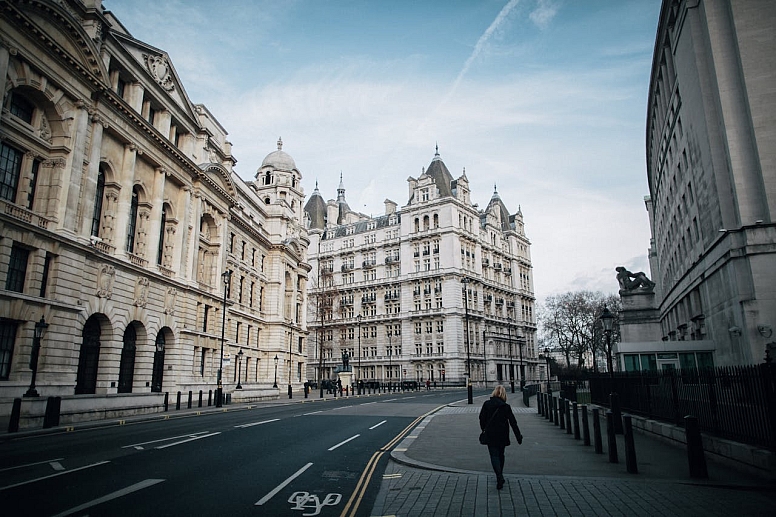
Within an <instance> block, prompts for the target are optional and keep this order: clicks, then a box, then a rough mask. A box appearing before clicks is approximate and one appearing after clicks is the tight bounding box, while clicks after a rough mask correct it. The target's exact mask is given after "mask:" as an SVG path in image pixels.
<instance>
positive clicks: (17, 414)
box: [8, 399, 22, 433]
mask: <svg viewBox="0 0 776 517" xmlns="http://www.w3.org/2000/svg"><path fill="white" fill-rule="evenodd" d="M21 416H22V399H13V407H12V408H11V420H9V421H8V432H9V433H15V432H17V431H19V420H20V419H21Z"/></svg>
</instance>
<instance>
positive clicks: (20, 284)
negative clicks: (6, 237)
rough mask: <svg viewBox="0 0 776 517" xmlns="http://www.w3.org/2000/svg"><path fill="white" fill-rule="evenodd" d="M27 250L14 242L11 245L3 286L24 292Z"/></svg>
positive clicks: (9, 289) (28, 253)
mask: <svg viewBox="0 0 776 517" xmlns="http://www.w3.org/2000/svg"><path fill="white" fill-rule="evenodd" d="M29 257H30V252H29V250H26V249H24V248H22V247H21V246H19V245H18V244H15V243H14V245H13V246H12V247H11V258H10V261H9V262H8V275H7V276H6V277H5V288H6V290H8V291H14V292H17V293H23V292H24V278H25V276H27V261H28V259H29Z"/></svg>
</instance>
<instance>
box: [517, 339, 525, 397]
mask: <svg viewBox="0 0 776 517" xmlns="http://www.w3.org/2000/svg"><path fill="white" fill-rule="evenodd" d="M523 345H525V338H524V337H518V338H517V346H519V347H520V391H523V389H524V388H525V363H523Z"/></svg>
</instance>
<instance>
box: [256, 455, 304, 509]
mask: <svg viewBox="0 0 776 517" xmlns="http://www.w3.org/2000/svg"><path fill="white" fill-rule="evenodd" d="M312 466H313V464H312V463H308V464H307V465H305V466H304V467H302V468H301V469H299V470H297V471H296V472H294V473H293V474H291V476H290V477H289V478H288V479H286V480H285V481H283V482H282V483H280V484H279V485H278V486H276V487H275V488H274V489H273V490H272V491H271V492H270V493H268V494H267V495H265V496H264V497H262V498H261V499H259V500H258V501H256V503H255V504H254V505H253V506H261V505H263V504H264V503H266V502H267V501H269V500H270V499H272V498H273V497H275V495H276V494H277V493H278V492H280V491H281V490H283V489H284V488H285V487H286V486H287V485H288V484H289V483H290V482H292V481H293V480H295V479H296V478H298V477H299V476H301V475H302V474H303V473H304V471H305V470H307V469H309V468H310V467H312Z"/></svg>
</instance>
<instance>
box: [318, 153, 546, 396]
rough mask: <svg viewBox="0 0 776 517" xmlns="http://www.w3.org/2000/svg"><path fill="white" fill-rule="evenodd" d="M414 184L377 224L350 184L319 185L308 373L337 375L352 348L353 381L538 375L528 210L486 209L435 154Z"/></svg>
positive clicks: (495, 200)
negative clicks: (352, 201)
mask: <svg viewBox="0 0 776 517" xmlns="http://www.w3.org/2000/svg"><path fill="white" fill-rule="evenodd" d="M408 186H409V195H408V198H409V200H408V202H407V204H406V205H405V206H403V207H401V209H399V208H398V205H397V203H395V202H393V201H391V200H388V199H386V200H385V213H384V214H383V215H380V216H376V217H370V216H367V215H364V214H361V213H358V212H356V211H354V210H351V209H350V207H349V206H348V203H347V201H346V199H345V187H344V184H343V182H342V179H341V178H340V184H339V188H338V189H337V198H336V199H332V200H329V201H326V200H324V198H323V196H322V195H321V193H320V191H319V190H318V187H317V185H316V188H315V191H314V192H313V193H312V195H311V196H310V198H309V199H308V201H307V204H306V206H305V211H306V215H307V224H308V231H309V236H310V247H309V255H308V256H309V259H308V260H309V263H310V266H311V268H312V269H311V272H310V283H309V289H308V297H309V306H308V316H307V322H308V326H309V329H310V339H309V341H308V343H309V347H308V350H307V354H308V358H309V362H308V377H309V378H310V379H324V380H326V379H333V378H335V377H336V373H337V371H338V369H339V368H341V367H342V354H343V352H346V353H347V354H348V355H349V356H350V367H351V368H352V369H353V373H354V381H357V380H362V381H380V382H398V381H403V380H411V381H421V382H425V381H426V380H429V381H431V382H437V383H439V382H463V381H464V380H465V378H466V374H467V373H468V372H469V371H470V372H471V378H472V380H473V381H474V382H479V383H484V382H486V381H488V382H495V381H509V380H510V379H513V380H515V381H518V380H519V379H523V378H528V379H538V378H540V376H542V375H544V373H543V372H544V362H543V361H540V360H538V358H537V355H536V344H535V339H534V334H535V329H536V325H535V316H534V294H533V282H532V269H531V255H530V241H529V240H528V238H527V237H526V234H525V228H524V223H523V214H522V212H521V211H520V210H518V211H517V213H516V214H512V215H510V213H509V212H508V210H507V208H506V206H505V205H504V202H503V201H502V200H501V198H500V197H499V195H498V193H497V192H496V191H495V190H494V193H493V196H492V198H491V200H490V203H489V204H488V206H487V208H486V209H485V210H479V209H478V208H477V206H476V205H474V204H472V201H471V193H470V186H469V180H468V178H467V177H466V174H465V171H464V173H463V174H461V175H460V176H459V177H458V178H457V179H454V178H453V176H452V175H451V174H450V172H449V170H448V168H447V166H446V165H445V163H444V162H443V161H442V159H441V157H440V155H439V153H438V151H437V153H436V155H435V156H434V158H433V160H432V161H431V164H430V165H429V166H428V169H426V170H424V171H423V173H422V174H421V175H420V177H418V178H417V179H416V178H413V177H410V178H409V179H408ZM464 292H465V293H466V295H464ZM467 328H468V335H467V332H466V330H467ZM519 342H521V343H523V345H522V346H520V345H519V344H518V343H519ZM510 351H511V354H510ZM521 352H522V361H521V359H520V358H521ZM540 370H541V373H540ZM510 372H511V374H510Z"/></svg>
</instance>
